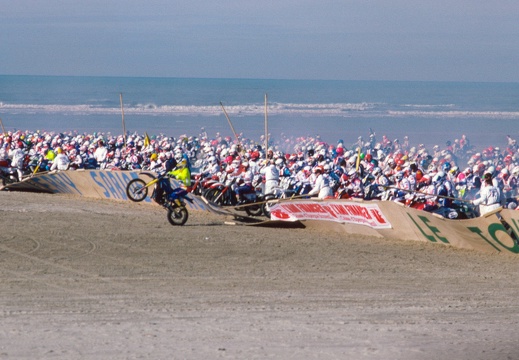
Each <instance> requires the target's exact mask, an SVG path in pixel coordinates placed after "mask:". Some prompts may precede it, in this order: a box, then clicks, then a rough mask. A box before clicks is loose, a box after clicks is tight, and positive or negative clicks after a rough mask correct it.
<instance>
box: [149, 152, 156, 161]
mask: <svg viewBox="0 0 519 360" xmlns="http://www.w3.org/2000/svg"><path fill="white" fill-rule="evenodd" d="M157 159H158V155H157V154H155V153H153V154H151V156H150V160H151V161H156V160H157Z"/></svg>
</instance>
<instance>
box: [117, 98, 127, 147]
mask: <svg viewBox="0 0 519 360" xmlns="http://www.w3.org/2000/svg"><path fill="white" fill-rule="evenodd" d="M119 100H120V102H121V116H122V118H123V139H124V146H126V124H125V123H124V108H123V94H122V93H119Z"/></svg>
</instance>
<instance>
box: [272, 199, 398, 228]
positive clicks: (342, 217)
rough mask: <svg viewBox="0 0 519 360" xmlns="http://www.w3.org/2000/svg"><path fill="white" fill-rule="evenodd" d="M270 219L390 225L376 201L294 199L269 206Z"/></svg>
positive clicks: (380, 226) (383, 226)
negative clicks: (366, 202) (353, 201)
mask: <svg viewBox="0 0 519 360" xmlns="http://www.w3.org/2000/svg"><path fill="white" fill-rule="evenodd" d="M270 217H271V219H272V220H281V221H298V220H328V221H336V222H344V223H351V224H358V225H366V226H369V227H371V228H373V229H390V228H391V227H392V226H391V224H390V222H389V221H388V220H387V218H386V217H385V216H384V214H383V213H382V211H381V210H380V208H379V207H378V205H377V204H376V203H369V204H365V203H359V204H357V203H352V202H317V201H297V202H296V201H294V202H281V203H278V204H276V205H274V206H273V207H272V208H271V212H270Z"/></svg>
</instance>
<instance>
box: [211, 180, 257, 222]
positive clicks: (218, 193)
mask: <svg viewBox="0 0 519 360" xmlns="http://www.w3.org/2000/svg"><path fill="white" fill-rule="evenodd" d="M236 180H237V178H233V179H231V180H230V181H226V179H222V181H223V182H215V183H212V184H211V185H210V186H209V187H208V188H207V189H206V190H205V191H204V192H203V194H202V196H203V197H204V198H205V199H206V200H207V201H209V202H211V203H213V204H215V205H218V206H233V207H235V208H236V210H245V212H246V213H247V215H249V216H260V215H261V214H262V213H263V210H262V206H261V205H260V204H258V203H259V202H261V201H263V194H262V193H261V190H260V189H259V188H258V187H257V186H255V185H257V184H255V183H254V182H253V184H252V185H253V186H252V189H251V190H250V191H248V192H244V193H242V194H241V195H242V196H243V201H242V202H240V203H238V200H237V199H236V192H235V191H234V189H233V187H234V184H235V182H236Z"/></svg>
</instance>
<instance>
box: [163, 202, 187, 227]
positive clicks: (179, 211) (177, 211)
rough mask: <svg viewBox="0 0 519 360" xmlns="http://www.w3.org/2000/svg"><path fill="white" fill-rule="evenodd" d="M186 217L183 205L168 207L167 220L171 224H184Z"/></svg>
mask: <svg viewBox="0 0 519 360" xmlns="http://www.w3.org/2000/svg"><path fill="white" fill-rule="evenodd" d="M188 217H189V213H188V212H187V209H186V208H185V207H183V206H181V207H175V208H169V209H168V221H169V223H170V224H171V225H173V226H177V225H178V226H181V225H184V224H185V223H186V221H187V218H188Z"/></svg>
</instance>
